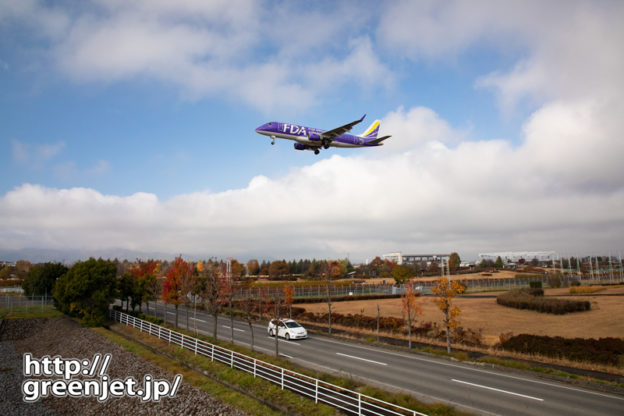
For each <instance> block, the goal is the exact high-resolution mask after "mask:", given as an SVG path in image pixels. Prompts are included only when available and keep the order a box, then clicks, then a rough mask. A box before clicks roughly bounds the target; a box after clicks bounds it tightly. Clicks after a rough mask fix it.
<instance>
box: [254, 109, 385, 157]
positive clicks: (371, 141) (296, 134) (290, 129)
mask: <svg viewBox="0 0 624 416" xmlns="http://www.w3.org/2000/svg"><path fill="white" fill-rule="evenodd" d="M365 116H366V115H364V116H363V117H362V118H361V119H359V120H355V121H353V122H351V123H348V124H345V125H344V126H340V127H337V128H335V129H332V130H321V129H317V128H313V127H306V126H300V125H298V124H292V123H280V122H276V121H272V122H269V123H266V124H263V125H261V126H260V127H258V128H257V129H256V133H259V134H262V135H264V136H269V137H270V138H271V140H272V141H271V143H272V144H274V143H275V139H276V138H279V139H287V140H294V141H295V142H296V143H295V149H297V150H313V151H314V153H316V154H318V153H319V150H320V149H321V148H325V149H328V148H329V147H346V148H349V147H374V146H382V145H383V143H381V142H382V141H383V140H385V139H387V138H389V137H390V136H384V137H381V138H377V132H378V131H379V125H380V122H379V120H375V122H373V124H371V126H370V127H369V128H368V129H367V130H366V132H364V133H363V134H362V135H360V136H358V135H353V134H347V132H348V131H350V130H351V128H352V127H353V126H354V125H356V124H358V123H360V122H361V121H362V120H364V117H365Z"/></svg>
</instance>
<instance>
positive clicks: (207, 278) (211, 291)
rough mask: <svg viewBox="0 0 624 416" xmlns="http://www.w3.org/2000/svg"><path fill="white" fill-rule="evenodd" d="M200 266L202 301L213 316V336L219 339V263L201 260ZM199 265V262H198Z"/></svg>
mask: <svg viewBox="0 0 624 416" xmlns="http://www.w3.org/2000/svg"><path fill="white" fill-rule="evenodd" d="M200 264H201V266H200V267H198V272H199V279H201V283H200V284H201V285H202V288H203V292H202V296H201V297H202V301H203V302H204V303H205V304H206V308H207V309H208V312H209V313H210V314H211V315H212V317H213V326H212V337H213V338H214V339H217V318H218V317H219V291H220V287H219V282H220V279H219V271H218V265H217V264H216V263H215V262H213V261H209V262H201V263H200ZM198 266H199V264H198Z"/></svg>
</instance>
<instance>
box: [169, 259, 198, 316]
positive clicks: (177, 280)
mask: <svg viewBox="0 0 624 416" xmlns="http://www.w3.org/2000/svg"><path fill="white" fill-rule="evenodd" d="M192 275H193V265H192V264H189V263H187V262H185V261H184V260H182V256H179V257H176V258H175V260H174V262H173V265H172V266H171V268H170V269H169V272H168V273H167V277H166V279H165V282H164V284H163V291H162V299H163V301H165V303H171V304H173V305H174V306H175V327H176V328H177V327H178V306H180V304H181V303H182V302H184V298H185V297H186V292H185V289H186V288H187V287H188V283H187V282H188V280H189V279H190V278H191V276H192Z"/></svg>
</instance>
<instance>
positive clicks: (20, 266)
mask: <svg viewBox="0 0 624 416" xmlns="http://www.w3.org/2000/svg"><path fill="white" fill-rule="evenodd" d="M31 267H32V264H31V263H30V262H29V261H27V260H18V261H17V263H15V273H16V274H17V277H18V278H19V279H25V278H26V275H27V274H28V272H29V271H30V268H31Z"/></svg>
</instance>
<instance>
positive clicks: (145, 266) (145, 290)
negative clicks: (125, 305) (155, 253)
mask: <svg viewBox="0 0 624 416" xmlns="http://www.w3.org/2000/svg"><path fill="white" fill-rule="evenodd" d="M128 270H129V272H130V273H131V274H132V276H133V277H134V282H133V295H132V309H134V307H135V306H137V305H138V306H139V310H141V307H142V305H143V302H145V304H146V306H147V312H148V313H149V301H150V300H154V299H155V297H156V293H157V291H158V289H159V287H158V283H157V281H156V273H157V270H158V262H157V261H156V260H152V259H150V260H147V261H143V260H139V259H137V261H136V263H135V264H133V265H131V266H130V268H129V269H128Z"/></svg>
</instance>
